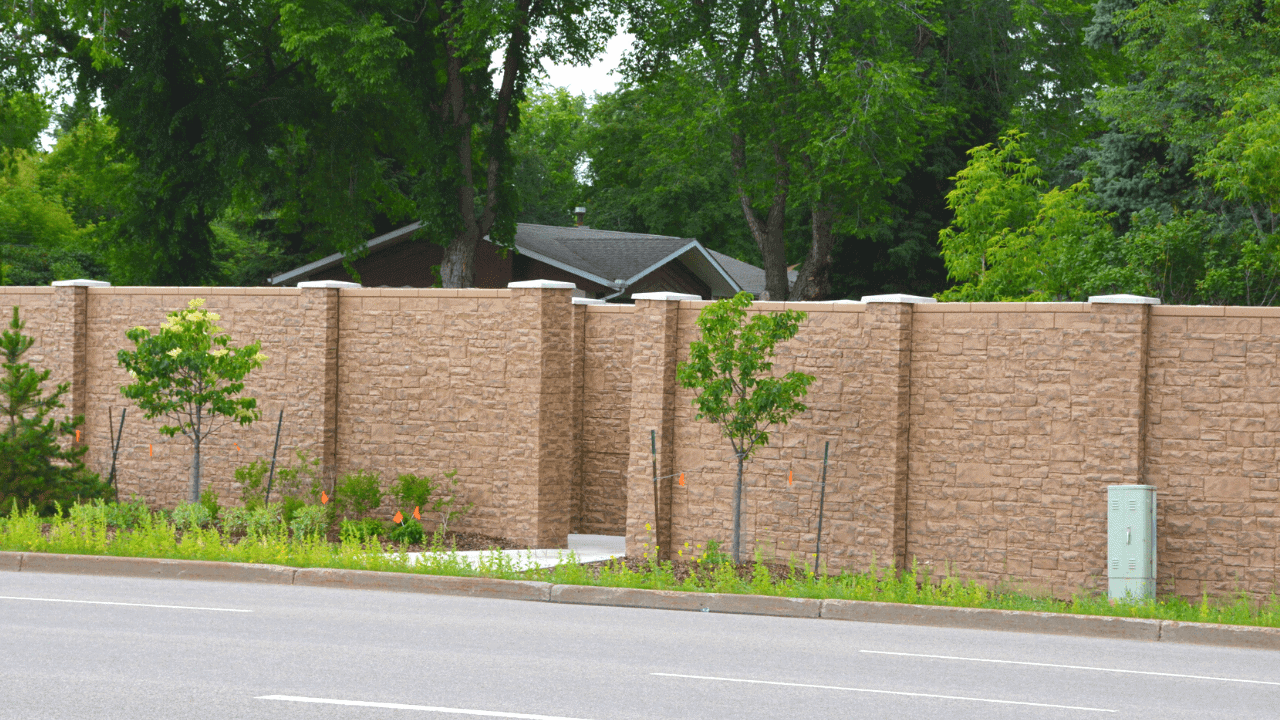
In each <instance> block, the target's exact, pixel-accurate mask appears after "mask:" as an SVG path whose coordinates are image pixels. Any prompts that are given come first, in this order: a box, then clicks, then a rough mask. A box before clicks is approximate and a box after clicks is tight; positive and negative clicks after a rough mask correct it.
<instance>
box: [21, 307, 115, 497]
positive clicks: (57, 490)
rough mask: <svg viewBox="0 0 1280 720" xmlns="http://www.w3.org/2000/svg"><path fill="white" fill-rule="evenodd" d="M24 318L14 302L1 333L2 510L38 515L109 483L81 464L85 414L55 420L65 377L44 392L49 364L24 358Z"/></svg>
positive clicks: (98, 492) (98, 493)
mask: <svg viewBox="0 0 1280 720" xmlns="http://www.w3.org/2000/svg"><path fill="white" fill-rule="evenodd" d="M25 326H26V323H25V322H23V321H22V319H21V317H20V315H19V311H18V308H17V307H14V308H13V316H12V318H11V319H10V321H9V327H8V329H7V330H5V331H4V332H3V333H0V354H3V358H4V364H3V368H2V372H3V374H0V512H5V513H7V512H9V511H10V509H12V508H13V507H14V505H15V503H16V506H17V507H18V508H19V509H26V508H31V509H34V510H35V512H37V513H39V514H41V515H47V514H49V513H51V512H54V511H55V510H56V509H57V507H58V506H59V505H61V506H63V507H68V506H70V505H72V504H73V503H75V502H77V501H80V500H84V501H88V500H91V499H93V498H100V497H105V496H106V494H107V492H108V489H109V488H108V487H107V486H106V484H105V483H102V482H100V481H99V479H98V476H97V474H95V473H91V472H89V471H88V470H87V469H86V468H85V465H84V454H85V453H86V452H88V450H89V447H88V445H85V444H83V443H80V442H79V441H78V433H79V428H80V427H81V426H82V425H83V424H84V417H83V416H79V415H77V416H75V417H65V418H64V419H62V420H58V419H57V418H55V417H52V415H53V414H54V413H55V412H56V411H58V410H61V409H63V408H64V405H63V403H62V397H63V396H64V395H66V394H67V392H69V391H70V387H71V386H70V384H69V383H59V384H58V385H57V386H56V387H55V388H54V390H53V392H51V393H49V394H48V395H46V394H45V392H44V389H43V387H42V386H43V385H44V383H45V382H47V381H48V380H49V375H50V373H51V371H50V370H48V369H45V370H36V369H35V368H33V367H31V365H30V364H29V363H25V362H23V361H22V356H23V355H25V354H26V353H27V352H28V351H29V350H31V348H32V346H33V345H34V344H35V338H32V337H31V336H29V335H25V334H23V332H22V330H23V328H24V327H25Z"/></svg>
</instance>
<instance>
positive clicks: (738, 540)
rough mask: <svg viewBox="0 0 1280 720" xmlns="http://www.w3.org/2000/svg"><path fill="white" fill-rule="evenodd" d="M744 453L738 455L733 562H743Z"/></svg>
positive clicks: (734, 496) (734, 490)
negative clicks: (741, 556)
mask: <svg viewBox="0 0 1280 720" xmlns="http://www.w3.org/2000/svg"><path fill="white" fill-rule="evenodd" d="M742 459H743V458H742V453H738V484H737V485H735V486H734V489H733V562H734V564H737V563H739V562H742V561H741V560H740V559H739V558H740V555H741V551H742Z"/></svg>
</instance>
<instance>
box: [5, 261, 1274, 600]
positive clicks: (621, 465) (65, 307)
mask: <svg viewBox="0 0 1280 720" xmlns="http://www.w3.org/2000/svg"><path fill="white" fill-rule="evenodd" d="M569 295H570V288H568V287H567V286H557V285H555V284H551V285H549V286H545V287H523V288H512V289H510V290H394V289H365V288H341V289H339V288H335V287H310V288H303V289H297V288H290V289H266V288H217V289H209V288H96V287H57V288H0V310H5V311H7V306H8V305H11V304H17V305H20V306H21V307H22V308H23V313H24V319H25V320H26V321H27V333H28V334H30V335H32V336H34V337H35V338H36V341H37V342H36V344H35V346H34V348H33V349H32V351H31V353H30V354H29V355H28V357H27V360H28V361H30V362H31V363H32V364H33V365H35V366H37V367H42V368H43V367H47V368H50V369H51V370H52V371H53V380H54V381H57V382H67V383H69V384H70V385H71V392H70V393H69V395H68V397H67V404H68V407H69V409H71V410H74V411H75V412H82V413H84V414H85V415H86V418H87V422H86V425H85V432H84V433H83V437H82V441H83V442H87V443H88V444H89V447H90V452H89V456H88V457H89V462H90V464H91V466H92V467H93V468H94V469H95V470H97V471H98V472H100V473H102V474H103V475H104V476H105V475H106V473H107V472H108V469H109V465H110V447H109V441H108V434H109V433H108V429H107V421H108V418H109V417H110V418H114V419H115V420H116V421H117V422H118V419H119V411H120V409H121V408H122V407H125V405H126V403H125V401H124V400H123V398H121V396H120V395H119V390H118V389H119V387H120V385H122V384H124V383H125V382H126V380H127V378H126V376H125V375H124V374H123V373H122V371H120V370H119V369H118V367H117V366H116V362H115V354H116V352H117V351H118V350H120V349H122V348H125V347H127V346H128V345H129V343H128V341H127V340H126V339H125V338H124V331H125V330H127V329H128V328H129V327H132V326H135V325H144V326H147V327H152V328H155V327H157V326H158V325H159V324H160V322H161V321H162V320H163V318H164V315H165V313H166V312H168V311H170V310H173V309H177V308H179V307H182V306H183V305H185V303H186V302H187V301H188V300H189V299H190V298H193V297H203V298H206V299H207V305H206V307H207V308H208V309H210V310H213V311H215V312H218V313H220V314H221V315H222V316H223V320H222V325H223V326H224V327H226V328H227V329H228V331H229V332H230V333H231V334H232V335H233V337H234V338H235V339H236V341H237V342H244V341H247V340H249V339H252V338H257V339H261V340H262V342H263V351H264V352H266V353H267V354H268V355H270V356H271V360H270V361H269V362H268V363H267V364H266V365H265V366H264V367H263V368H262V369H261V370H259V371H256V372H255V373H254V374H253V376H251V383H250V389H251V391H252V393H253V394H254V395H255V396H256V397H257V398H258V400H259V406H260V407H261V408H262V410H263V419H262V420H261V421H259V422H257V423H254V424H253V425H251V426H249V427H247V428H241V427H239V426H233V427H228V428H225V429H224V430H223V431H222V432H221V433H220V434H218V435H215V436H214V437H213V438H212V439H211V441H210V442H209V443H208V444H207V445H206V446H205V447H206V453H205V487H206V488H212V489H213V490H215V491H216V492H218V493H219V495H220V496H222V497H223V498H228V497H233V496H234V495H235V494H236V488H235V486H234V483H233V481H232V471H233V469H234V468H235V467H236V466H239V465H242V464H245V463H247V462H249V461H251V460H253V459H257V458H269V456H270V452H271V444H272V441H273V440H274V433H275V418H276V417H277V413H278V412H279V411H280V410H281V409H283V410H284V412H285V421H284V426H283V436H282V441H281V448H282V451H281V458H282V462H286V461H288V462H291V459H292V454H293V451H294V450H295V449H303V450H305V451H307V452H308V453H310V454H311V455H312V456H313V457H317V458H320V459H321V460H322V461H323V462H324V464H325V469H326V477H327V479H328V481H329V482H332V480H333V479H334V478H335V477H336V476H337V475H338V474H341V473H346V472H350V471H352V470H356V469H370V470H375V471H378V472H380V473H381V474H382V476H383V479H384V481H385V482H387V483H390V482H391V481H392V480H393V479H394V478H395V476H396V475H397V474H399V473H403V472H416V473H425V474H432V475H439V474H441V473H443V472H444V471H445V470H449V469H457V470H458V471H459V478H460V479H461V480H462V483H463V484H462V487H463V490H462V493H463V498H464V499H465V500H467V501H470V502H474V503H475V504H476V509H475V510H474V511H473V513H472V514H471V515H470V516H469V517H468V519H467V520H466V521H465V522H464V524H463V525H462V527H463V528H465V529H470V530H474V531H479V532H484V533H489V534H495V535H505V536H507V537H511V538H513V539H516V540H519V541H523V542H527V543H530V544H537V545H541V546H559V545H563V543H564V540H565V537H566V536H567V534H568V533H569V532H585V533H600V534H622V533H625V534H626V535H627V537H628V543H629V548H630V549H631V551H632V552H634V553H639V552H642V551H644V550H645V549H646V544H647V546H648V547H649V548H651V547H652V545H653V544H654V543H655V542H658V543H660V544H661V545H662V546H663V547H664V548H669V549H670V550H672V551H675V552H686V551H685V544H686V543H688V544H689V545H690V547H691V549H692V548H693V547H695V546H701V545H705V543H706V542H707V541H709V540H716V541H718V542H720V543H721V545H722V547H724V548H725V549H727V548H728V544H729V540H730V533H731V528H732V501H733V484H734V479H735V470H736V465H735V462H734V458H733V456H732V451H731V450H730V448H729V445H728V443H727V441H725V440H724V439H723V438H722V437H720V433H719V430H718V428H716V427H714V426H711V425H708V424H707V423H703V422H698V421H696V420H695V415H694V409H693V408H692V406H691V404H690V401H691V400H692V398H693V394H692V392H691V391H689V390H685V389H683V388H679V387H677V384H676V382H675V369H676V366H677V364H678V363H679V362H680V361H681V360H683V359H686V358H687V357H688V346H689V343H690V342H691V341H693V340H694V339H696V337H697V332H696V326H695V321H696V318H697V314H698V312H699V311H700V310H701V308H702V307H704V306H705V305H706V304H707V303H705V302H701V301H696V302H695V301H688V300H683V301H682V300H680V299H678V298H671V297H665V298H664V297H663V296H653V297H652V298H644V297H642V298H638V299H637V302H636V304H635V305H634V306H630V305H608V306H599V305H590V304H573V303H571V302H570V298H569ZM784 307H788V308H795V309H799V310H803V311H805V312H807V313H809V316H808V319H807V320H806V321H805V323H804V324H803V326H802V327H801V329H800V332H799V334H798V335H797V337H796V338H795V339H794V340H793V341H791V342H789V343H786V344H784V345H783V346H782V347H781V348H780V351H779V356H778V358H777V363H776V368H777V371H779V372H787V371H790V370H801V371H804V372H808V373H811V374H813V375H814V376H816V378H817V379H816V381H815V382H814V384H813V385H812V387H811V388H810V393H809V396H808V399H807V401H806V402H807V403H808V405H809V408H810V409H809V411H808V412H807V413H805V414H803V415H802V416H800V417H798V418H796V420H794V421H793V422H792V423H791V424H790V425H789V426H787V427H785V428H782V429H779V430H777V431H775V432H774V434H773V437H772V442H771V443H770V444H769V446H767V447H765V448H762V449H761V450H760V451H759V452H758V453H757V455H756V457H755V458H754V459H753V460H752V461H751V462H750V463H749V464H748V466H747V468H746V481H747V483H746V484H747V491H746V495H745V499H744V512H743V518H744V520H743V530H744V533H743V536H744V543H745V547H744V551H745V552H746V553H748V554H755V553H757V552H759V553H760V554H762V555H764V556H765V557H767V558H775V559H780V560H785V559H786V558H788V557H795V558H796V559H797V560H800V561H803V562H805V563H809V562H812V552H813V545H814V540H815V533H816V530H817V503H818V488H819V486H818V480H819V479H820V476H821V468H822V455H823V448H824V445H825V444H826V443H827V442H829V443H830V458H829V464H828V475H827V483H828V484H827V499H826V507H825V516H824V517H825V520H824V537H823V552H822V560H823V561H824V562H826V563H827V564H828V566H829V567H831V568H853V569H864V568H866V567H869V566H870V565H871V564H872V563H873V562H874V563H878V564H880V565H881V566H883V565H887V564H889V563H893V564H894V565H896V566H899V567H901V566H902V565H904V564H906V563H910V562H912V561H916V562H919V563H921V564H922V565H923V566H925V567H930V568H934V569H937V570H938V571H942V569H943V568H944V567H946V568H950V570H951V571H952V572H954V573H957V574H959V575H961V576H964V577H968V578H973V579H978V580H982V581H985V582H989V583H993V584H994V583H1013V584H1017V585H1021V586H1024V587H1028V588H1036V589H1043V590H1047V591H1050V592H1053V593H1055V594H1059V595H1065V594H1069V593H1070V592H1073V591H1076V590H1079V589H1081V588H1087V589H1098V588H1101V587H1102V586H1103V584H1104V583H1105V573H1104V568H1103V556H1104V552H1105V508H1104V505H1103V498H1104V497H1105V491H1106V487H1107V486H1108V485H1111V484H1116V483H1134V482H1146V483H1150V484H1153V485H1155V486H1156V487H1157V491H1158V498H1159V524H1158V531H1159V553H1160V555H1159V582H1160V584H1161V587H1162V588H1164V589H1170V590H1176V591H1177V592H1178V593H1180V594H1184V595H1188V596H1195V595H1198V594H1199V593H1200V592H1201V591H1202V590H1208V591H1209V592H1211V593H1214V594H1223V593H1229V592H1234V591H1238V590H1241V589H1243V590H1246V591H1248V592H1250V593H1252V594H1254V595H1255V596H1263V595H1266V594H1268V593H1270V592H1272V591H1273V590H1274V589H1275V573H1276V563H1277V556H1276V550H1277V531H1278V530H1280V520H1278V519H1277V513H1276V509H1277V502H1280V480H1278V478H1280V473H1277V469H1276V462H1277V456H1276V452H1275V449H1274V447H1275V441H1276V438H1277V433H1280V376H1277V374H1276V373H1277V370H1276V362H1277V350H1278V347H1277V344H1276V337H1277V333H1278V332H1280V309H1271V308H1232V307H1228V308H1221V307H1203V308H1202V307H1160V306H1151V305H1146V304H1128V303H1112V302H1106V303H1103V302H1099V303H1093V304H1090V303H999V304H967V303H952V304H913V303H910V302H872V303H867V304H864V303H851V302H839V303H787V304H785V305H784V304H782V303H757V304H756V306H755V308H754V309H755V310H756V311H771V310H780V309H783V308H784ZM158 425H159V423H158V422H154V421H144V420H143V418H142V417H141V414H140V413H139V412H138V411H137V410H136V409H131V410H130V416H129V418H128V420H127V422H126V424H125V431H124V438H123V442H122V444H121V451H120V457H119V461H118V475H119V480H120V486H121V490H122V493H123V494H124V495H125V496H128V495H129V494H131V493H137V494H139V495H141V496H143V497H145V498H147V499H148V500H150V501H152V502H156V503H159V504H161V505H164V506H172V505H174V504H176V503H177V502H179V501H180V500H181V499H183V498H184V497H185V496H186V493H187V483H188V468H189V459H190V456H189V444H188V443H187V441H186V440H185V439H184V438H181V437H179V438H175V439H167V438H164V437H162V436H160V435H159V434H158V433H157V432H156V428H157V427H158ZM654 447H656V449H657V456H656V465H657V467H658V475H659V483H658V485H659V488H658V496H657V503H655V498H654V494H653V489H654V484H653V468H654V465H655V457H654V455H653V453H652V449H653V448H654ZM681 474H683V475H684V480H685V482H684V484H683V485H681V484H680V476H681ZM789 479H790V481H789ZM655 513H656V514H655Z"/></svg>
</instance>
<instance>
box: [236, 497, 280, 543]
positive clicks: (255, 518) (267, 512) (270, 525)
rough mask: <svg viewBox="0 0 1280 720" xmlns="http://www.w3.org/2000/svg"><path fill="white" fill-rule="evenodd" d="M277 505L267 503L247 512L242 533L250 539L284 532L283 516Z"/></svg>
mask: <svg viewBox="0 0 1280 720" xmlns="http://www.w3.org/2000/svg"><path fill="white" fill-rule="evenodd" d="M281 510H282V509H281V507H280V504H279V503H268V504H266V505H262V506H260V507H256V508H254V509H252V510H250V511H249V516H248V517H247V518H246V519H245V527H244V532H245V534H246V535H248V536H250V537H267V536H269V535H279V534H282V533H283V532H284V529H285V524H284V515H283V514H282V512H281Z"/></svg>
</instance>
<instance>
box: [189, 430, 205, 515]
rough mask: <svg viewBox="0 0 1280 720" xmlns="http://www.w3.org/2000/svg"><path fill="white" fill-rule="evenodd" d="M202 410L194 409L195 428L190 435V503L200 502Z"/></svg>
mask: <svg viewBox="0 0 1280 720" xmlns="http://www.w3.org/2000/svg"><path fill="white" fill-rule="evenodd" d="M202 409H203V408H200V407H197V408H196V426H195V432H193V433H192V434H191V440H192V442H193V443H194V452H192V454H191V502H193V503H198V502H200V420H201V418H200V411H201V410H202Z"/></svg>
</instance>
